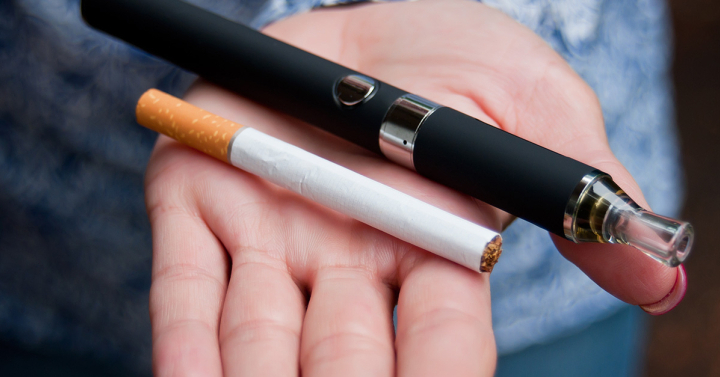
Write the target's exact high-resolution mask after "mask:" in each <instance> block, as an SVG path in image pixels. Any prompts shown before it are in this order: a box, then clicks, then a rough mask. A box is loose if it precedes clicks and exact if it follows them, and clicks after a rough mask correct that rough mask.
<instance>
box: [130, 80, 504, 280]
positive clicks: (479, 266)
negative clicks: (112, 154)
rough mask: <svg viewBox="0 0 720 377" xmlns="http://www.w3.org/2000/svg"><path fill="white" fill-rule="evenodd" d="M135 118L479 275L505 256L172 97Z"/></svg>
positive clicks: (466, 229) (497, 246)
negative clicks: (501, 256) (477, 272)
mask: <svg viewBox="0 0 720 377" xmlns="http://www.w3.org/2000/svg"><path fill="white" fill-rule="evenodd" d="M136 115H137V119H138V123H140V124H142V125H143V126H145V127H148V128H150V129H152V130H155V131H157V132H160V133H163V134H165V135H167V136H170V137H172V138H174V139H175V140H177V141H179V142H181V143H183V144H185V145H187V146H190V147H192V148H195V149H197V150H199V151H202V152H204V153H206V154H208V155H210V156H213V157H215V158H217V159H219V160H220V161H229V162H230V163H231V164H233V165H235V166H237V167H238V168H240V169H243V170H245V171H247V172H250V173H252V174H255V175H257V176H259V177H261V178H264V179H266V180H268V181H270V182H272V183H275V184H276V185H278V186H281V187H284V188H286V189H288V190H291V191H294V192H296V193H298V194H300V195H302V196H304V197H306V198H308V199H310V200H313V201H315V202H317V203H320V204H322V205H324V206H326V207H329V208H331V209H333V210H336V211H338V212H340V213H343V214H345V215H348V216H350V217H352V218H354V219H356V220H359V221H362V222H363V223H365V224H367V225H370V226H372V227H374V228H377V229H380V230H381V231H383V232H385V233H388V234H390V235H392V236H395V237H397V238H399V239H401V240H403V241H405V242H408V243H410V244H413V245H415V246H418V247H420V248H423V249H425V250H427V251H430V252H432V253H435V254H437V255H439V256H441V257H444V258H447V259H449V260H451V261H453V262H455V263H458V264H461V265H463V266H465V267H468V268H470V269H472V270H475V271H480V272H490V271H492V268H493V266H494V265H495V262H496V261H497V259H498V257H499V256H500V253H501V252H502V248H501V245H502V239H501V238H500V235H499V234H498V233H496V232H494V231H492V230H489V229H485V228H483V227H481V226H479V225H477V224H473V223H471V222H470V221H467V220H464V219H462V218H460V217H458V216H455V215H452V214H450V213H448V212H445V211H443V210H441V209H438V208H436V207H433V206H431V205H429V204H427V203H425V202H422V201H420V200H418V199H415V198H413V197H411V196H409V195H406V194H403V193H401V192H400V191H397V190H395V189H392V188H390V187H387V186H385V185H383V184H381V183H378V182H375V181H373V180H371V179H369V178H366V177H364V176H362V175H360V174H357V173H355V172H353V171H351V170H348V169H345V168H343V167H341V166H339V165H336V164H334V163H332V162H330V161H327V160H325V159H322V158H320V157H318V156H315V155H313V154H311V153H308V152H306V151H304V150H302V149H300V148H297V147H295V146H293V145H290V144H287V143H285V142H282V141H280V140H278V139H275V138H273V137H271V136H268V135H265V134H263V133H262V132H260V131H257V130H254V129H252V128H249V127H242V126H241V125H239V124H237V123H234V122H231V121H229V120H227V119H223V118H221V117H219V116H217V115H214V114H210V113H208V112H207V111H205V110H203V109H200V108H198V107H196V106H193V105H191V104H189V103H187V102H185V101H183V100H181V99H179V98H175V97H173V96H171V95H169V94H167V93H163V92H161V91H158V90H155V89H150V90H148V91H147V92H145V94H143V95H142V97H140V100H139V101H138V105H137V107H136Z"/></svg>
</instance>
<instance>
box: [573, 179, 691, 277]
mask: <svg viewBox="0 0 720 377" xmlns="http://www.w3.org/2000/svg"><path fill="white" fill-rule="evenodd" d="M566 224H567V225H570V227H569V229H568V227H567V226H566V235H567V236H568V238H570V239H571V240H573V241H575V242H601V243H615V244H625V245H630V246H633V247H635V248H636V249H638V250H640V251H642V252H643V253H645V254H647V255H649V256H650V257H652V258H654V259H656V260H658V261H660V262H662V263H664V264H666V265H668V266H670V267H676V266H677V265H679V264H680V263H682V261H683V260H685V258H686V257H687V256H688V254H689V253H690V249H691V248H692V244H693V237H694V232H693V228H692V226H691V225H690V223H687V222H684V221H679V220H675V219H671V218H668V217H664V216H660V215H657V214H654V213H652V212H650V211H647V210H644V209H642V208H640V206H638V205H637V204H636V203H635V202H634V201H633V200H632V199H630V197H629V196H628V195H627V194H626V193H625V192H624V191H622V189H620V188H619V187H618V186H617V185H616V184H615V182H613V181H612V179H611V178H610V176H608V175H598V176H595V177H592V179H588V181H587V185H586V186H585V187H584V188H583V190H582V192H581V193H580V195H579V197H578V198H577V202H576V204H575V206H574V211H573V213H572V219H571V221H568V222H566Z"/></svg>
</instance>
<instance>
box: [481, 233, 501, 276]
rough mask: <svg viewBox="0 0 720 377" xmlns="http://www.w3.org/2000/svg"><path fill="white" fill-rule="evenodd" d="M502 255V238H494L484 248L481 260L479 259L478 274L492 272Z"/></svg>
mask: <svg viewBox="0 0 720 377" xmlns="http://www.w3.org/2000/svg"><path fill="white" fill-rule="evenodd" d="M500 254H502V237H500V236H499V235H498V236H495V237H493V239H492V240H490V242H489V243H488V244H487V245H486V246H485V250H484V251H483V255H482V258H481V259H480V272H492V270H493V267H495V263H497V261H498V259H499V258H500Z"/></svg>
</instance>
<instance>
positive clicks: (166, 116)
mask: <svg viewBox="0 0 720 377" xmlns="http://www.w3.org/2000/svg"><path fill="white" fill-rule="evenodd" d="M135 115H136V117H137V121H138V123H140V125H142V126H144V127H147V128H149V129H151V130H153V131H156V132H159V133H161V134H163V135H167V136H169V137H171V138H173V139H175V140H177V141H179V142H181V143H183V144H185V145H187V146H189V147H192V148H195V149H197V150H199V151H201V152H204V153H206V154H208V155H210V156H213V157H215V158H217V159H219V160H221V161H224V162H228V155H227V152H228V146H229V145H230V140H231V139H232V137H233V135H235V132H237V130H239V129H240V128H242V126H241V125H239V124H237V123H234V122H231V121H229V120H227V119H224V118H222V117H219V116H217V115H214V114H211V113H209V112H207V111H205V110H203V109H201V108H199V107H197V106H193V105H191V104H189V103H187V102H185V101H183V100H181V99H179V98H177V97H173V96H171V95H169V94H167V93H164V92H161V91H159V90H157V89H150V90H148V91H147V92H145V93H144V94H143V95H142V96H141V97H140V100H138V104H137V107H136V109H135Z"/></svg>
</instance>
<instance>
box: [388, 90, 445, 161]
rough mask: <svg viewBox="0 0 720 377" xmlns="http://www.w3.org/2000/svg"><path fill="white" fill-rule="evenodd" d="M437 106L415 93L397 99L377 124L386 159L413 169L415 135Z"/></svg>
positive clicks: (438, 106)
mask: <svg viewBox="0 0 720 377" xmlns="http://www.w3.org/2000/svg"><path fill="white" fill-rule="evenodd" d="M440 107H442V106H441V105H438V104H437V103H435V102H432V101H429V100H426V99H425V98H422V97H420V96H416V95H414V94H405V95H403V96H402V97H400V98H398V99H396V100H395V102H393V104H392V106H390V110H388V112H387V114H386V115H385V119H383V122H382V127H380V141H379V142H380V151H382V153H383V154H384V155H385V157H387V158H388V159H389V160H391V161H393V162H395V163H398V164H400V165H402V166H405V167H408V168H410V169H413V170H415V164H414V163H413V150H414V149H415V137H416V136H417V133H418V131H419V130H420V126H422V124H423V122H424V121H425V119H427V117H428V116H429V115H430V114H432V113H433V112H434V111H435V110H437V109H439V108H440Z"/></svg>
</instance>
